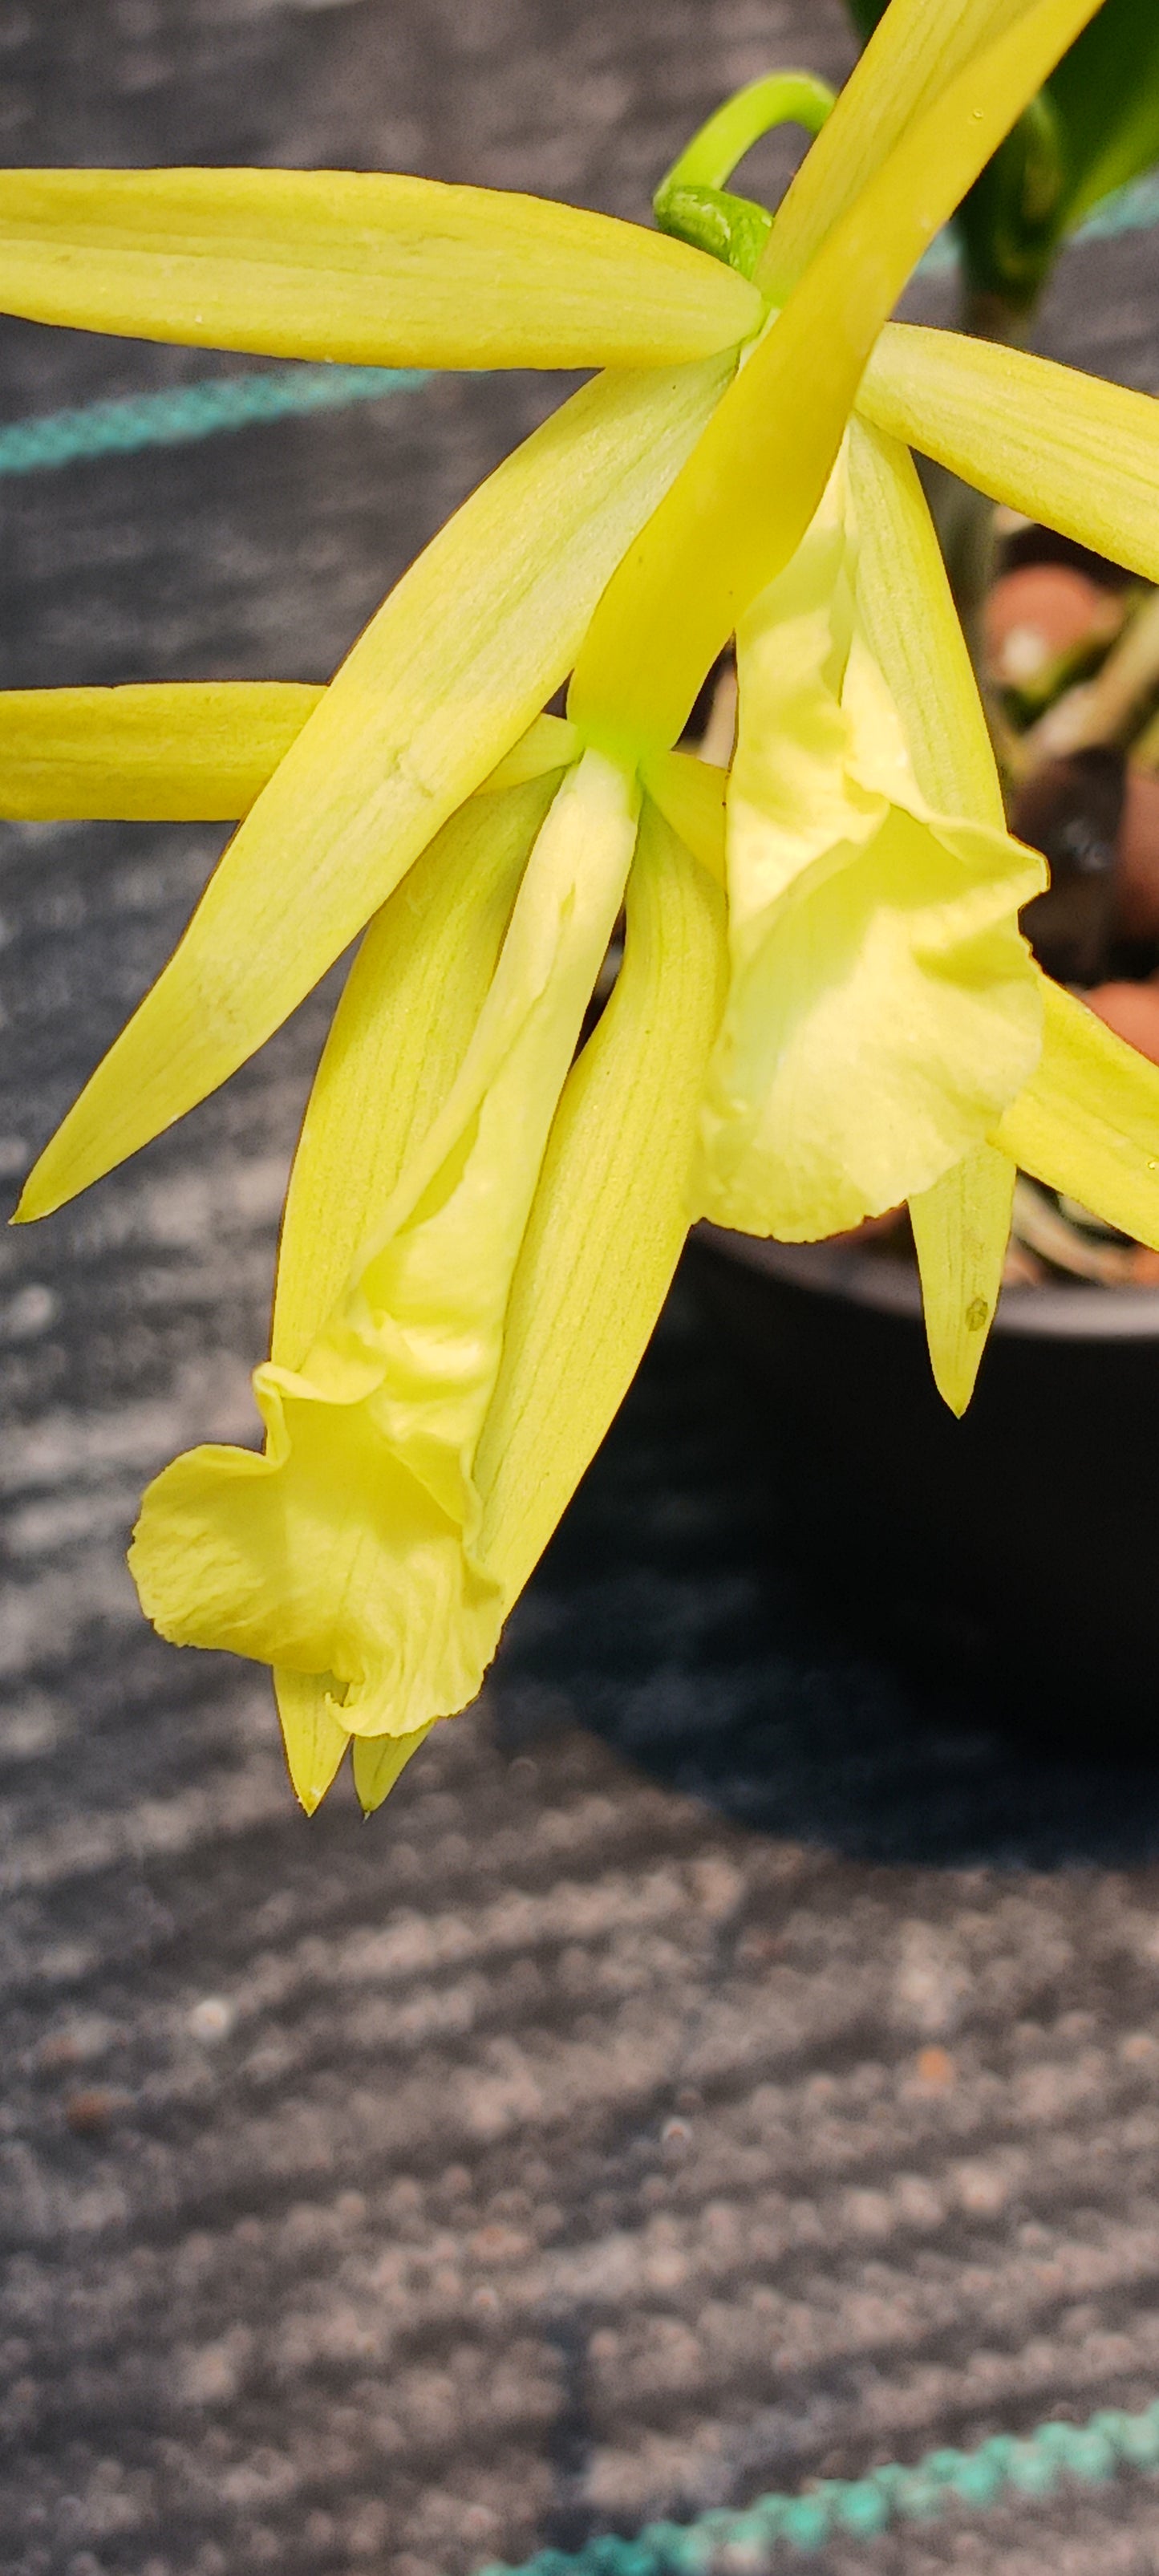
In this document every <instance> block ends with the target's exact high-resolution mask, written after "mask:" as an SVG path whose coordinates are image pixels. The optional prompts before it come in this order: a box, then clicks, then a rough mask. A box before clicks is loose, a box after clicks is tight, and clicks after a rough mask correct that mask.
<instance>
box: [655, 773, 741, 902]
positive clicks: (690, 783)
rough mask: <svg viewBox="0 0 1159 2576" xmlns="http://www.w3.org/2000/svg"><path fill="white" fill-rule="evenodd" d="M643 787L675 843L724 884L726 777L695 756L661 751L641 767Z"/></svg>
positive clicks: (726, 775)
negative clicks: (680, 842)
mask: <svg viewBox="0 0 1159 2576" xmlns="http://www.w3.org/2000/svg"><path fill="white" fill-rule="evenodd" d="M642 775H643V780H644V785H645V787H646V788H647V790H648V794H649V796H650V797H651V799H652V802H653V804H654V805H657V806H659V809H660V812H661V813H662V815H663V817H664V820H665V822H666V823H669V824H671V827H672V830H673V831H674V832H675V834H676V837H677V839H678V840H680V841H683V842H684V844H685V846H686V848H688V849H690V850H691V851H692V852H693V855H694V856H695V857H696V858H698V859H699V860H700V863H701V866H702V867H705V868H707V869H708V871H709V874H710V876H714V877H715V878H716V879H717V880H718V883H719V884H721V885H723V884H724V796H725V789H726V787H727V785H728V774H727V771H725V770H723V769H718V768H717V766H716V763H715V761H711V760H699V759H698V758H697V756H696V754H695V752H690V751H661V752H657V753H655V754H654V756H653V757H652V759H651V760H646V761H645V762H644V766H643V772H642Z"/></svg>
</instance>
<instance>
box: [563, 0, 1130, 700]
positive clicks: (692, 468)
mask: <svg viewBox="0 0 1159 2576" xmlns="http://www.w3.org/2000/svg"><path fill="white" fill-rule="evenodd" d="M1098 5H1099V0H1034V5H1033V6H1031V7H1029V8H1027V9H1026V10H1025V11H1024V12H1023V14H1022V15H1021V16H1020V18H1019V20H1018V22H1017V24H1016V25H1014V26H1012V27H1010V28H1008V30H1007V31H1006V33H1005V34H1004V35H1003V36H1001V37H1000V38H999V39H998V41H997V42H996V43H995V44H992V45H990V46H989V47H987V49H986V50H985V51H984V52H980V53H976V54H975V55H973V57H972V58H971V60H970V61H969V63H968V64H967V66H966V68H965V70H964V71H962V72H960V73H959V74H958V75H957V77H956V78H955V79H954V80H952V81H951V82H950V83H949V85H948V87H947V88H945V89H944V90H943V91H942V93H941V95H940V97H939V98H938V99H937V100H936V102H935V104H934V105H933V106H932V107H931V108H930V109H928V111H927V112H926V114H925V115H924V116H922V117H921V118H920V120H919V121H918V122H917V123H916V124H914V125H912V126H910V127H909V128H908V129H907V131H906V132H905V134H904V135H903V136H902V138H901V140H900V142H899V143H898V144H897V145H896V148H895V149H894V151H893V152H892V154H891V155H890V158H889V159H888V161H886V162H885V163H884V164H883V165H882V167H881V168H880V169H879V170H878V171H877V172H876V174H875V176H874V177H873V178H872V179H871V180H870V181H869V182H868V184H867V186H866V187H865V188H864V189H863V190H862V192H861V194H860V196H859V197H858V198H856V200H855V201H854V203H853V204H852V205H851V206H850V207H849V208H848V209H847V211H846V212H845V214H844V215H842V217H841V218H840V220H839V222H837V223H836V224H834V225H833V226H832V228H831V230H830V231H829V232H827V234H826V236H825V239H824V241H823V242H822V244H821V246H820V248H819V250H818V251H817V253H816V255H815V257H814V259H813V260H812V262H811V263H810V266H809V268H808V271H807V272H806V274H805V276H804V277H803V278H802V279H801V280H800V282H799V284H798V285H797V286H796V287H795V288H794V290H793V292H792V294H791V295H790V297H789V300H788V303H787V304H786V306H785V309H784V311H783V312H782V313H781V314H780V315H779V317H778V318H777V319H776V320H775V321H774V322H772V324H771V325H770V327H769V329H768V330H767V331H766V332H765V333H764V335H763V337H762V338H761V339H760V340H759V341H758V342H757V344H756V346H755V348H754V349H753V350H752V352H751V354H750V355H749V357H748V358H747V361H746V363H745V364H744V365H742V366H741V368H740V370H739V372H738V374H737V376H736V378H735V380H734V382H733V383H732V384H731V385H730V387H729V389H728V392H727V393H726V394H725V396H724V398H723V400H722V402H721V403H720V405H719V406H718V408H717V410H716V412H715V414H714V416H713V418H712V419H711V420H710V421H709V423H708V426H707V428H706V430H705V432H704V435H703V437H702V438H701V439H700V440H699V442H698V444H697V446H696V448H695V449H694V451H693V453H692V455H691V457H690V458H689V461H688V463H687V465H686V466H685V467H684V469H683V471H682V473H680V474H679V475H678V476H677V478H676V480H675V482H674V483H673V485H672V487H671V489H670V490H669V492H668V493H667V495H666V497H665V499H664V500H663V501H662V502H661V503H660V506H659V507H658V509H657V510H656V511H655V513H654V515H653V517H652V519H651V521H650V523H649V525H648V527H647V529H646V530H645V532H644V534H643V536H642V538H641V539H640V542H639V543H638V544H637V545H635V546H633V547H632V549H631V551H630V552H629V553H628V554H627V555H626V556H625V558H624V560H623V562H622V563H621V565H620V568H619V570H618V572H617V573H616V574H615V575H614V577H613V579H612V580H611V581H610V582H609V584H608V588H607V590H606V591H605V593H604V596H603V598H602V599H601V601H600V604H599V607H598V609H597V611H596V614H595V616H594V618H593V620H592V623H591V626H590V628H589V630H588V635H587V639H586V642H585V644H584V647H583V651H582V653H581V655H580V658H579V661H578V663H577V666H576V672H575V677H574V679H573V682H572V690H571V696H570V699H569V713H570V714H572V715H573V716H574V717H575V719H576V720H577V722H578V723H580V724H581V725H582V726H584V727H585V729H587V730H589V731H590V732H591V733H592V734H598V735H599V736H600V737H601V738H603V739H606V740H607V741H609V742H610V743H614V742H617V741H618V742H621V743H622V742H625V741H631V742H645V743H648V744H649V745H651V746H653V747H655V748H660V747H661V746H667V745H668V744H670V743H673V742H675V741H676V739H677V737H678V735H679V734H680V732H681V731H682V729H683V726H684V723H685V721H686V719H687V716H688V714H689V711H690V709H691V707H692V704H693V702H694V699H695V697H696V693H697V690H698V689H699V687H700V684H701V681H702V680H703V677H704V674H705V672H706V671H707V670H708V669H710V667H711V665H712V663H713V661H714V660H715V657H716V655H717V653H718V652H719V651H720V650H721V648H722V646H723V645H724V644H725V643H726V642H727V640H728V637H729V636H730V635H731V634H732V633H733V631H734V629H735V628H736V626H737V624H738V622H739V620H740V618H741V616H742V615H743V613H744V610H745V608H746V607H747V605H748V603H749V602H750V601H751V600H752V599H754V598H755V597H756V596H757V594H758V592H760V591H761V590H763V589H764V588H765V587H766V585H767V584H768V583H769V582H770V581H772V580H773V579H774V578H775V576H776V574H777V573H778V572H780V571H781V570H782V569H783V567H784V565H785V564H786V563H787V562H788V560H789V557H790V555H791V554H792V553H793V552H794V551H795V549H796V547H797V545H798V544H799V543H800V541H801V539H802V537H803V536H804V534H805V530H806V528H807V527H808V524H809V521H810V520H811V518H812V517H813V514H814V511H815V510H816V509H817V507H818V504H819V502H820V499H821V495H822V493H823V491H824V489H825V485H826V483H827V481H828V478H829V474H830V471H831V469H832V466H833V462H834V459H835V457H836V454H837V450H838V447H839V445H840V442H841V437H842V433H843V431H844V427H845V422H846V419H847V417H848V414H849V411H850V409H851V407H852V404H853V399H854V396H855V394H856V391H857V386H858V382H859V380H860V377H861V373H862V370H863V368H864V366H865V363H866V360H867V358H868V357H869V354H870V351H871V349H872V347H873V343H874V341H875V340H876V338H877V335H878V333H879V331H880V330H881V327H882V325H883V323H884V322H885V321H886V320H887V319H888V316H889V314H890V312H891V310H892V308H893V306H894V304H895V303H896V301H897V298H898V296H899V294H900V293H901V290H902V288H903V286H904V285H905V282H906V279H907V278H908V276H909V275H910V272H911V270H912V269H913V268H914V267H915V266H916V263H917V261H918V259H919V258H920V256H921V253H922V252H923V250H924V249H925V248H926V246H927V244H928V243H929V242H930V241H931V240H932V238H933V236H934V234H935V233H936V232H937V231H938V229H939V227H940V226H941V224H942V223H943V222H944V220H945V218H946V217H947V216H948V215H949V214H951V213H952V212H953V209H954V207H955V206H956V205H957V203H958V201H959V199H960V198H961V196H962V195H963V194H964V193H965V190H966V189H967V188H968V187H969V186H970V184H971V182H972V180H973V179H974V178H975V177H976V175H977V173H978V171H979V170H980V169H981V168H982V165H983V163H984V162H985V161H987V160H988V159H989V156H990V154H991V152H992V151H993V150H994V147H995V145H996V144H997V143H999V142H1000V141H1001V139H1002V137H1003V135H1004V134H1005V133H1006V132H1007V131H1008V129H1009V127H1010V126H1011V125H1012V124H1013V123H1014V121H1015V119H1016V117H1017V116H1018V115H1019V113H1020V112H1021V109H1022V108H1023V107H1024V106H1025V104H1026V101H1027V100H1028V99H1029V98H1031V97H1033V95H1034V93H1035V91H1036V90H1037V88H1038V86H1039V83H1040V81H1041V80H1042V78H1043V75H1044V74H1045V73H1046V72H1048V71H1049V70H1050V69H1051V67H1052V65H1053V64H1054V63H1055V62H1056V61H1057V60H1058V57H1059V55H1060V53H1062V52H1063V51H1064V50H1065V48H1066V46H1067V45H1068V44H1069V43H1070V42H1071V41H1072V39H1073V37H1074V36H1075V35H1076V34H1077V32H1078V30H1079V28H1080V27H1082V26H1085V24H1086V22H1087V19H1088V18H1090V17H1092V16H1093V14H1094V11H1095V8H1096V7H1097V6H1098ZM836 122H837V110H836V109H835V110H834V113H833V116H832V118H831V119H830V122H829V125H828V126H825V127H823V128H822V135H821V138H820V140H821V141H823V140H824V137H825V135H826V134H828V133H830V132H831V131H832V129H833V127H834V126H835V124H836ZM817 148H819V146H814V149H817Z"/></svg>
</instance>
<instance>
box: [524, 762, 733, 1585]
mask: <svg viewBox="0 0 1159 2576" xmlns="http://www.w3.org/2000/svg"><path fill="white" fill-rule="evenodd" d="M726 957H727V952H726V947H725V928H724V905H723V901H722V897H721V894H720V890H719V887H718V886H717V885H715V884H714V882H713V880H712V878H711V876H710V875H709V874H708V873H707V872H706V870H705V869H704V868H702V867H701V865H700V863H699V861H698V860H696V859H694V858H693V857H692V856H691V855H690V853H689V852H688V851H687V850H686V849H685V848H684V846H683V844H682V843H681V842H680V841H679V840H678V839H677V838H676V836H675V834H674V833H673V832H672V831H671V830H670V828H669V826H668V825H667V823H665V822H664V820H663V818H662V816H661V815H660V814H659V813H658V812H657V810H656V808H655V806H654V805H652V803H651V801H650V800H647V799H646V800H645V804H644V810H643V815H642V818H641V825H640V836H639V842H638V845H637V852H636V859H635V863H634V865H633V868H632V873H631V876H630V878H629V881H628V895H627V938H626V944H625V950H624V962H623V964H622V966H621V968H620V972H619V976H618V978H617V981H616V985H615V988H614V990H613V993H612V996H611V999H610V1001H609V1002H608V1005H607V1008H606V1010H605V1011H604V1013H603V1016H602V1018H601V1019H600V1021H599V1023H598V1026H597V1027H596V1029H595V1032H594V1034H593V1035H592V1036H591V1037H590V1038H589V1040H588V1042H587V1045H586V1046H585V1048H584V1050H583V1053H582V1054H581V1056H580V1057H579V1059H578V1062H577V1063H576V1064H575V1066H574V1067H573V1069H572V1072H571V1073H570V1075H569V1077H568V1081H567V1084H566V1087H565V1090H564V1093H563V1098H562V1100H561V1102H560V1106H559V1109H558V1111H557V1113H556V1118H555V1123H554V1126H553V1127H552V1131H551V1138H550V1142H549V1145H548V1149H547V1154H546V1157H545V1161H544V1166H543V1171H542V1173H541V1176H540V1181H539V1187H538V1189H537V1191H536V1196H535V1200H534V1203H533V1206H532V1211H531V1218H530V1222H529V1225H528V1229H527V1233H526V1236H525V1238H524V1243H523V1248H522V1251H521V1253H520V1256H519V1263H518V1267H517V1269H516V1272H515V1278H514V1281H513V1285H512V1291H511V1302H510V1307H509V1310H508V1317H507V1329H506V1335H505V1339H504V1346H503V1359H502V1363H501V1366H500V1370H499V1376H498V1380H497V1383H496V1387H495V1393H494V1395H493V1397H492V1400H491V1405H490V1408H489V1411H488V1415H487V1420H486V1423H485V1425H484V1429H483V1435H482V1438H481V1440H480V1443H479V1451H478V1457H477V1459H476V1468H475V1473H476V1482H477V1485H478V1489H479V1493H480V1495H481V1498H482V1504H483V1519H482V1527H481V1531H480V1537H479V1553H480V1557H481V1559H482V1560H483V1561H484V1562H485V1563H486V1564H487V1566H488V1567H489V1568H490V1569H491V1570H492V1572H493V1573H494V1574H495V1576H496V1578H497V1580H498V1581H499V1582H500V1584H501V1585H502V1590H503V1595H504V1601H505V1603H506V1604H510V1602H511V1601H513V1600H514V1599H515V1597H516V1595H517V1594H518V1593H519V1592H520V1591H521V1589H522V1587H523V1585H524V1584H525V1583H526V1581H527V1578H528V1575H529V1574H530V1573H531V1570H532V1567H533V1566H534V1565H535V1564H536V1562H537V1560H538V1558H539V1557H540V1556H541V1554H542V1552H543V1549H544V1548H545V1546H546V1544H547V1541H548V1539H549V1538H550V1536H551V1533H552V1531H553V1529H554V1528H555V1525H556V1522H557V1521H558V1519H559V1517H560V1514H561V1512H562V1511H563V1509H564V1506H565V1504H566V1503H567V1501H568V1500H569V1497H570V1496H571V1494H572V1493H573V1491H574V1489H575V1487H576V1485H577V1484H578V1482H579V1479H580V1477H581V1475H582V1474H583V1471H584V1468H585V1467H586V1466H587V1464H588V1462H589V1460H590V1459H591V1458H592V1457H593V1455H594V1453H595V1451H596V1449H597V1448H598V1446H599V1443H600V1441H601V1440H602V1438H603V1435H604V1432H605V1431H606V1429H607V1427H608V1424H609V1423H610V1421H611V1419H612V1416H613V1414H614V1413H615V1412H616V1410H617V1407H618V1406H619V1404H620V1403H621V1401H622V1399H623V1397H624V1395H625V1394H626V1392H627V1389H628V1387H629V1385H630V1384H631V1381H632V1378H633V1376H634V1374H635V1371H636V1369H637V1367H638V1365H639V1362H640V1360H641V1359H642V1357H643V1354H644V1350H645V1348H646V1346H647V1343H648V1340H649V1337H650V1335H651V1332H652V1328H653V1325H654V1324H655V1321H656V1318H657V1316H658V1314H659V1312H660V1308H661V1306H662V1304H663V1301H664V1298H665V1296H666V1294H667V1291H668V1287H669V1283H670V1281H671V1278H672V1273H673V1271H674V1270H675V1267H676V1263H677V1260H678V1259H679V1255H680V1250H681V1246H682V1244H683V1242H684V1237H685V1234H686V1232H687V1229H688V1221H689V1177H690V1168H691V1161H692V1152H693V1145H694V1141H695V1135H696V1118H697V1110H698V1106H699V1100H700V1093H701V1088H702V1085H703V1081H704V1074H705V1068H706V1065H707V1061H708V1054H709V1049H710V1047H711V1045H712V1041H713V1038H714V1036H715V1033H716V1028H717V1024H718V1021H719V1017H720V1009H721V1004H722V1001H723V998H724V982H725V971H726Z"/></svg>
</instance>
